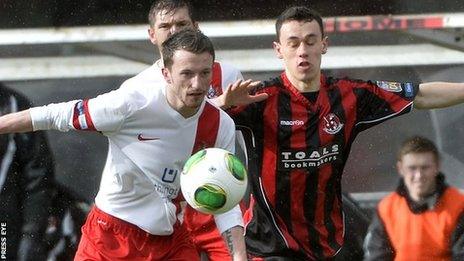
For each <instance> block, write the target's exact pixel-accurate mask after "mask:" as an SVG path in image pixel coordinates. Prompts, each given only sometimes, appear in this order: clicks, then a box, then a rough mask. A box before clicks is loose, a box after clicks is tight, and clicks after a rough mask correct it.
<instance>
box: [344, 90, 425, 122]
mask: <svg viewBox="0 0 464 261" xmlns="http://www.w3.org/2000/svg"><path fill="white" fill-rule="evenodd" d="M353 83H354V88H353V92H354V94H355V96H356V100H357V112H356V115H357V117H356V128H357V129H358V131H362V130H365V129H367V128H370V127H372V126H374V125H377V124H379V123H381V122H384V121H385V120H388V119H390V118H394V117H397V116H399V115H402V114H404V113H407V112H410V111H411V110H412V107H413V100H414V97H415V96H416V94H417V92H418V90H419V87H418V85H414V84H412V83H399V82H387V81H376V82H371V81H369V82H363V81H354V82H353Z"/></svg>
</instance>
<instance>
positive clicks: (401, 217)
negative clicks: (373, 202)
mask: <svg viewBox="0 0 464 261" xmlns="http://www.w3.org/2000/svg"><path fill="white" fill-rule="evenodd" d="M396 167H397V170H398V173H399V175H400V177H401V179H400V183H399V185H398V187H397V189H396V191H395V192H393V193H391V194H390V195H388V196H387V197H385V198H384V199H382V200H381V201H380V203H379V205H378V207H377V213H376V214H375V215H374V219H373V221H372V224H371V225H370V227H369V232H368V234H367V236H366V239H365V242H364V253H365V259H366V260H464V215H463V214H464V195H463V194H461V193H460V192H459V191H458V189H457V188H454V187H451V186H449V185H448V184H446V182H445V176H444V175H443V174H442V173H441V172H440V156H439V153H438V150H437V148H436V147H435V145H434V144H433V142H432V141H430V140H428V139H425V138H423V137H419V136H416V137H412V138H409V139H407V140H406V141H405V142H404V143H403V144H402V146H401V148H400V150H399V152H398V161H397V163H396Z"/></svg>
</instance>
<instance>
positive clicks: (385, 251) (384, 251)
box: [363, 213, 395, 261]
mask: <svg viewBox="0 0 464 261" xmlns="http://www.w3.org/2000/svg"><path fill="white" fill-rule="evenodd" d="M363 248H364V260H365V261H370V260H372V261H374V260H375V261H378V260H381V261H382V260H393V259H394V257H395V254H394V251H393V248H392V246H391V244H390V240H389V238H388V235H387V232H386V231H385V227H384V225H383V223H382V221H381V220H380V217H379V215H378V213H375V214H374V217H373V220H372V223H371V224H370V226H369V229H368V232H367V235H366V238H365V239H364V246H363Z"/></svg>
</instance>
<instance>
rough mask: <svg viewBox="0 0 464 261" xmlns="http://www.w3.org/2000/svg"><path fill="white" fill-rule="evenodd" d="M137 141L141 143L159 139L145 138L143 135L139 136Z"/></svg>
mask: <svg viewBox="0 0 464 261" xmlns="http://www.w3.org/2000/svg"><path fill="white" fill-rule="evenodd" d="M137 139H139V141H147V140H159V138H147V137H143V136H142V134H139V135H138V136H137Z"/></svg>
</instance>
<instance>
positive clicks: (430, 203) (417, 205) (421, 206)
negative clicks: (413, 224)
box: [396, 173, 448, 214]
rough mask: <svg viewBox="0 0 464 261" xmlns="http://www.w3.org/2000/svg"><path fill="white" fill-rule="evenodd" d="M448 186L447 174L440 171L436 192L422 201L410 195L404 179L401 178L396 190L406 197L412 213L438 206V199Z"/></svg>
mask: <svg viewBox="0 0 464 261" xmlns="http://www.w3.org/2000/svg"><path fill="white" fill-rule="evenodd" d="M447 187H448V184H446V182H445V176H444V175H443V174H442V173H438V175H437V178H436V189H435V192H434V193H432V194H431V195H429V196H428V197H426V198H425V199H424V200H423V201H421V202H416V201H414V200H412V198H411V197H410V196H409V193H408V190H407V188H406V185H405V184H404V180H403V179H400V182H399V185H398V187H397V189H396V192H397V193H398V194H399V195H400V196H402V197H404V198H406V201H407V203H408V207H409V209H410V210H411V212H412V213H414V214H420V213H423V212H425V211H427V210H429V209H433V208H434V207H435V206H436V204H437V202H438V200H439V199H440V198H441V196H442V195H443V193H444V192H445V190H446V188H447Z"/></svg>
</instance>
